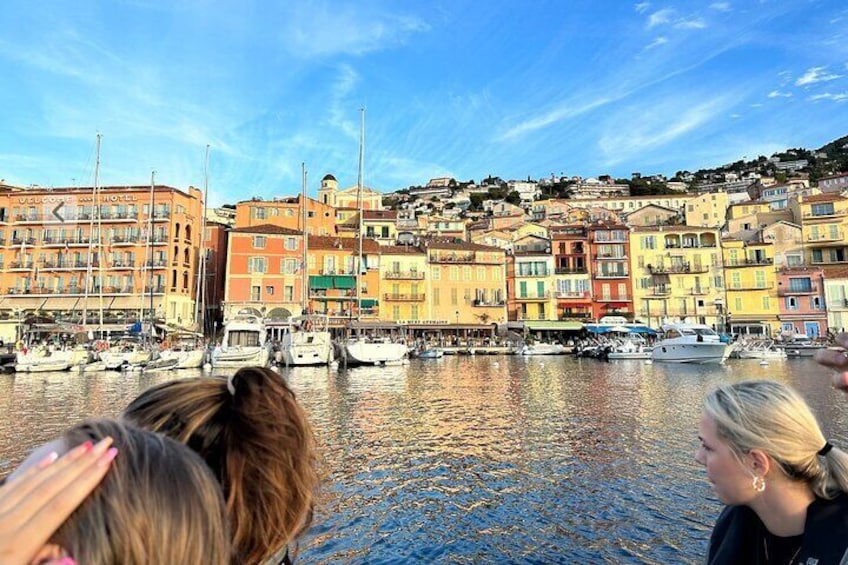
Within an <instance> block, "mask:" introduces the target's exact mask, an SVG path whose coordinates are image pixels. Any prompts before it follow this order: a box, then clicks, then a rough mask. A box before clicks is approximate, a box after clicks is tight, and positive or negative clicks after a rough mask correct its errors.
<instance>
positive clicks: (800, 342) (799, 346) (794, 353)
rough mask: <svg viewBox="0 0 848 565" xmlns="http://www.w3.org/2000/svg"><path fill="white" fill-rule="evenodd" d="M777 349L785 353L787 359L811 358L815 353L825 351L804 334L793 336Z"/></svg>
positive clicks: (819, 344)
mask: <svg viewBox="0 0 848 565" xmlns="http://www.w3.org/2000/svg"><path fill="white" fill-rule="evenodd" d="M778 347H780V348H782V349H783V350H784V351H785V352H786V356H787V357H812V356H813V355H815V354H816V352H817V351H820V350H822V349H827V346H826V345H824V344H823V343H817V342H815V341H813V339H812V338H811V337H809V336H806V335H804V334H795V335H793V336H792V337H791V338H789V339H788V340H787V341H784V342H783V343H782V344H780V345H779V346H778Z"/></svg>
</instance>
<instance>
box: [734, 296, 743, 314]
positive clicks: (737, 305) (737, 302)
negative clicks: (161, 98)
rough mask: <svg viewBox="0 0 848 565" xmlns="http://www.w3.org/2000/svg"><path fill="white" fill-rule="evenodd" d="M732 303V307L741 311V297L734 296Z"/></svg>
mask: <svg viewBox="0 0 848 565" xmlns="http://www.w3.org/2000/svg"><path fill="white" fill-rule="evenodd" d="M733 305H734V308H735V309H736V311H737V312H741V311H742V299H741V298H738V297H737V298H735V299H734V300H733Z"/></svg>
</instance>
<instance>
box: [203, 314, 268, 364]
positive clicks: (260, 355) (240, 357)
mask: <svg viewBox="0 0 848 565" xmlns="http://www.w3.org/2000/svg"><path fill="white" fill-rule="evenodd" d="M270 353H271V351H270V347H269V344H268V339H267V335H266V332H265V324H264V323H263V321H262V319H261V318H259V317H257V316H253V315H239V316H236V317H235V318H233V319H232V320H230V321H229V322H227V323H226V324H225V325H224V336H223V339H222V343H221V345H220V346H218V347H215V350H214V351H213V352H212V366H213V367H215V368H218V367H248V366H259V367H265V366H266V365H267V364H268V359H269V357H270Z"/></svg>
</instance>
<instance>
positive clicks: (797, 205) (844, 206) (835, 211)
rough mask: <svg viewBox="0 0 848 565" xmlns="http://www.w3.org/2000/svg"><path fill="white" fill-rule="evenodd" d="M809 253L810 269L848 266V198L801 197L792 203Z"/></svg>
mask: <svg viewBox="0 0 848 565" xmlns="http://www.w3.org/2000/svg"><path fill="white" fill-rule="evenodd" d="M789 207H790V208H791V209H792V212H793V213H794V214H795V221H796V223H800V224H801V234H802V239H803V242H804V247H805V249H806V257H805V260H806V262H807V264H808V265H821V266H823V267H825V274H827V268H828V267H835V266H845V265H846V264H848V239H846V235H845V234H846V233H848V230H846V228H848V198H845V197H843V196H840V195H839V194H819V195H816V196H806V197H804V196H800V197H798V198H793V199H791V200H790V201H789Z"/></svg>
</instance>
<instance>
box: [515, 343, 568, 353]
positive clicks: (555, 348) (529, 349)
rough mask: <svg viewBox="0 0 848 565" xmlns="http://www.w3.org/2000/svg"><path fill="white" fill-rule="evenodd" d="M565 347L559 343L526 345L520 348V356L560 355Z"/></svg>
mask: <svg viewBox="0 0 848 565" xmlns="http://www.w3.org/2000/svg"><path fill="white" fill-rule="evenodd" d="M564 353H565V346H564V345H561V344H559V343H541V342H536V343H528V344H527V345H525V346H524V347H522V348H521V354H522V355H562V354H564Z"/></svg>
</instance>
